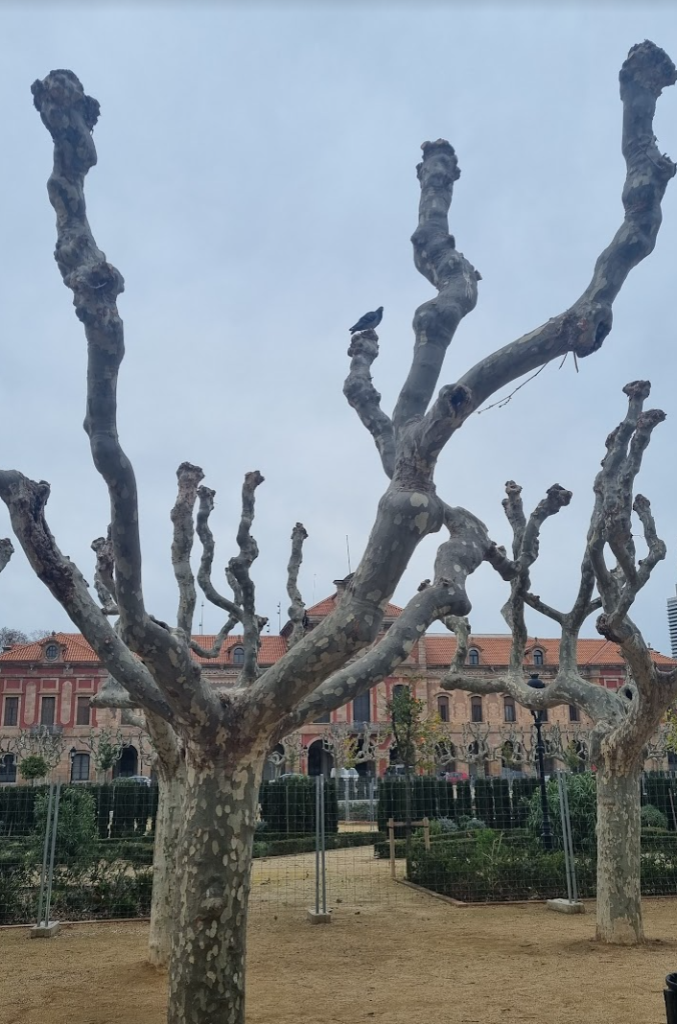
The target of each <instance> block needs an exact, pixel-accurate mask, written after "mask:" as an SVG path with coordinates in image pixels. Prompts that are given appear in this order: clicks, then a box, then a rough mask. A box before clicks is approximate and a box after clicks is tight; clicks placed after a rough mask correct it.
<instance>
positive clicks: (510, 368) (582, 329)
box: [430, 40, 677, 448]
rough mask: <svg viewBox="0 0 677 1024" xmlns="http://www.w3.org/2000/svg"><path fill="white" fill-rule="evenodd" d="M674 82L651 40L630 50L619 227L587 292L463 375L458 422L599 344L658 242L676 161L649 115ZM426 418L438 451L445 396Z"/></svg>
mask: <svg viewBox="0 0 677 1024" xmlns="http://www.w3.org/2000/svg"><path fill="white" fill-rule="evenodd" d="M676 80H677V71H676V70H675V66H674V64H673V63H672V61H671V60H670V58H669V57H668V55H667V54H666V53H665V52H664V51H663V50H661V49H660V47H658V46H656V45H655V44H654V43H651V42H649V41H648V40H647V41H645V42H643V43H639V44H638V45H637V46H633V47H632V49H631V50H630V53H629V54H628V57H627V60H626V61H625V62H624V64H623V67H622V68H621V72H620V87H621V89H620V91H621V101H622V103H623V132H622V149H623V156H624V157H625V163H626V178H625V183H624V186H623V193H622V199H623V206H624V209H625V217H624V220H623V224H622V225H621V227H620V228H619V229H618V231H617V232H616V234H615V236H614V238H613V239H612V241H611V242H610V244H609V245H608V247H607V248H606V249H605V250H604V252H603V253H602V254H601V255H600V256H599V258H598V260H597V263H596V264H595V269H594V271H593V275H592V278H591V281H590V283H589V285H588V287H587V288H586V289H585V291H584V292H583V294H582V295H581V296H580V298H578V299H577V300H576V302H574V304H573V305H572V306H570V307H569V309H567V310H565V312H564V313H561V314H560V315H559V316H556V317H554V318H553V319H551V320H548V322H547V323H546V324H543V325H542V326H541V327H537V328H536V330H534V331H531V332H530V333H529V334H526V335H524V336H523V337H522V338H519V339H518V340H517V341H513V342H511V343H510V344H509V345H506V346H505V347H504V348H501V349H498V350H497V351H496V352H493V353H492V354H491V355H489V356H487V357H486V358H484V359H481V360H480V361H479V362H478V363H476V364H475V366H473V367H472V368H471V369H470V370H469V371H468V372H467V373H466V374H464V376H463V377H461V379H460V380H459V381H458V383H457V385H456V386H457V387H463V388H465V389H466V390H467V392H468V395H469V398H468V401H467V403H466V404H465V406H464V408H463V411H462V416H461V422H462V421H463V420H465V419H467V417H468V416H469V415H470V413H471V412H473V411H474V410H476V409H478V408H480V406H481V405H482V404H483V403H484V402H486V401H487V399H488V398H490V397H491V395H493V394H495V392H496V391H498V390H499V389H500V388H502V387H504V386H505V385H506V384H510V383H511V382H512V381H514V380H517V379H518V378H519V377H522V376H523V375H524V374H526V373H529V372H530V371H532V370H534V369H536V368H537V367H539V366H542V365H543V364H545V363H549V362H550V361H551V360H552V359H557V358H560V357H562V356H563V355H565V354H566V353H567V352H573V353H575V355H577V356H578V357H579V358H582V357H584V356H587V355H591V354H592V353H593V352H596V351H597V350H598V349H599V348H600V347H601V345H602V343H603V341H604V339H605V338H606V336H607V335H608V334H609V332H610V330H611V325H612V319H613V317H612V305H613V302H614V300H615V299H616V297H617V296H618V293H619V292H620V290H621V288H622V286H623V284H624V283H625V280H626V278H627V277H628V274H629V273H630V271H631V270H632V269H633V267H635V266H637V264H638V263H640V262H641V261H642V260H643V259H645V258H646V257H647V256H648V255H649V254H650V253H651V252H652V251H653V249H654V246H655V244H656V237H657V235H658V230H659V228H660V225H661V219H662V215H661V201H662V199H663V196H664V194H665V189H666V187H667V184H668V182H669V181H670V179H671V178H672V177H673V176H674V174H675V164H674V163H673V162H672V160H670V158H669V157H667V156H665V155H663V154H662V153H660V151H659V149H658V147H657V146H656V139H655V136H654V133H653V118H654V114H655V111H656V101H657V99H658V97H659V96H660V94H661V92H662V90H663V89H665V88H667V86H670V85H673V84H674V83H675V81H676ZM443 391H444V389H443ZM430 415H431V420H432V422H431V424H430V430H431V431H432V432H434V435H435V438H436V442H435V443H436V446H437V447H438V448H439V447H440V446H442V445H443V444H444V443H445V442H446V440H448V438H449V437H451V435H452V433H453V432H454V430H456V429H457V428H458V426H459V425H460V423H459V416H458V414H457V412H455V411H453V410H450V409H449V404H448V402H447V401H445V400H443V398H442V392H440V398H439V399H438V401H437V403H436V408H435V407H434V411H433V410H432V409H431V414H430Z"/></svg>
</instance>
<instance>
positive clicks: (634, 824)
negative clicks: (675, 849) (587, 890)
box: [597, 767, 644, 946]
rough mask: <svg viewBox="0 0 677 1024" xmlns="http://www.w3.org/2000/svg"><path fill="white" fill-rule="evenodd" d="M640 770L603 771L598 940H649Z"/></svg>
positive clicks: (599, 808)
mask: <svg viewBox="0 0 677 1024" xmlns="http://www.w3.org/2000/svg"><path fill="white" fill-rule="evenodd" d="M639 777H640V770H639V768H631V769H630V770H626V771H624V772H621V771H619V770H618V769H609V768H606V767H603V768H601V769H600V771H599V772H598V774H597V938H598V939H599V940H600V941H601V942H608V943H613V944H615V945H619V946H631V945H635V944H636V943H640V942H643V941H644V928H643V926H642V904H641V889H640V840H641V826H640V798H639Z"/></svg>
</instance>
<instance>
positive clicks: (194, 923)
mask: <svg viewBox="0 0 677 1024" xmlns="http://www.w3.org/2000/svg"><path fill="white" fill-rule="evenodd" d="M263 759H264V755H263V752H261V754H260V756H250V757H248V758H247V759H246V760H243V761H241V762H240V763H239V764H235V765H233V764H232V763H229V764H227V765H226V764H224V763H223V760H222V761H221V762H220V763H216V764H214V763H212V764H208V763H207V760H208V759H207V758H206V757H203V758H200V760H199V761H198V763H197V765H196V764H195V762H196V760H197V759H196V758H195V757H194V756H193V757H190V756H189V758H188V760H189V762H190V763H189V766H188V769H187V777H186V793H185V802H184V807H183V829H182V834H181V839H180V846H179V852H178V864H177V887H178V905H179V912H178V919H177V921H176V925H175V927H174V928H173V930H172V932H173V936H172V938H173V941H172V953H171V968H170V973H169V981H170V991H169V1010H168V1015H167V1021H168V1024H244V1019H245V1016H244V996H245V991H244V986H245V954H246V937H247V904H248V899H249V886H250V874H251V855H252V845H253V839H254V829H255V825H256V813H257V807H258V795H259V785H260V781H261V775H262V771H263Z"/></svg>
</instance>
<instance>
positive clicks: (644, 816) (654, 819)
mask: <svg viewBox="0 0 677 1024" xmlns="http://www.w3.org/2000/svg"><path fill="white" fill-rule="evenodd" d="M640 817H641V822H642V828H652V829H654V828H660V829H665V830H667V827H668V819H667V817H666V816H665V815H664V814H663V812H662V811H659V810H658V808H657V807H654V806H653V805H652V804H645V805H644V807H642V809H641V811H640Z"/></svg>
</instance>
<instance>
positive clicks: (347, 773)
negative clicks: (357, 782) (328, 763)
mask: <svg viewBox="0 0 677 1024" xmlns="http://www.w3.org/2000/svg"><path fill="white" fill-rule="evenodd" d="M331 777H332V779H335V778H336V769H335V768H332V770H331ZM338 777H339V778H340V779H359V777H360V773H359V772H358V770H357V768H341V769H340V770H339V775H338Z"/></svg>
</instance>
